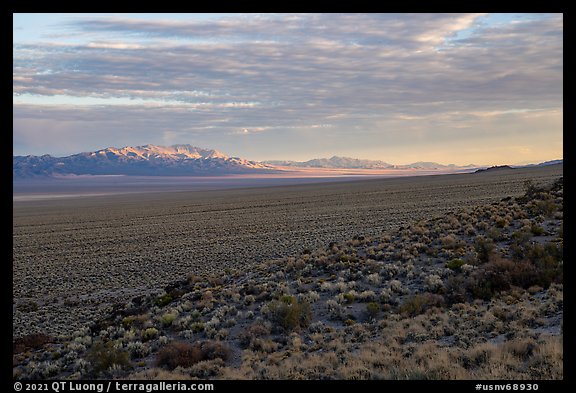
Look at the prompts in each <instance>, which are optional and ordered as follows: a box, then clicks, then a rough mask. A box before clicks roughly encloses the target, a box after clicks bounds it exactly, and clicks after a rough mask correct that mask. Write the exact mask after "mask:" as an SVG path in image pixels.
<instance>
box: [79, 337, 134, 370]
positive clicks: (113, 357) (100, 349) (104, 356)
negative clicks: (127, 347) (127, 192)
mask: <svg viewBox="0 0 576 393" xmlns="http://www.w3.org/2000/svg"><path fill="white" fill-rule="evenodd" d="M88 361H89V362H90V363H92V368H93V370H94V371H95V372H96V373H101V372H103V371H107V370H108V369H110V367H112V366H113V365H117V366H120V367H122V368H127V367H128V366H130V356H129V354H128V352H126V351H124V350H122V349H120V348H116V347H114V343H113V342H112V341H108V342H106V343H103V342H102V341H98V342H96V343H95V344H94V345H93V346H92V348H90V351H89V352H88Z"/></svg>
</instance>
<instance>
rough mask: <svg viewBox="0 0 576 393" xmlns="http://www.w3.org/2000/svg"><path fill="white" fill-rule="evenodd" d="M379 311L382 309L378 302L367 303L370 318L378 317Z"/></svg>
mask: <svg viewBox="0 0 576 393" xmlns="http://www.w3.org/2000/svg"><path fill="white" fill-rule="evenodd" d="M379 311H380V305H379V304H378V303H375V302H370V303H368V304H366V313H368V317H369V318H370V319H374V318H376V316H377V315H378V312H379Z"/></svg>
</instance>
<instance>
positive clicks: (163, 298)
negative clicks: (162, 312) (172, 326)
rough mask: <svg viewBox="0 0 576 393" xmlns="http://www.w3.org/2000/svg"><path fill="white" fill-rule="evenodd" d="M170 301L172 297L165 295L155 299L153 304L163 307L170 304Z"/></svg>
mask: <svg viewBox="0 0 576 393" xmlns="http://www.w3.org/2000/svg"><path fill="white" fill-rule="evenodd" d="M172 300H174V298H173V297H172V295H170V294H169V293H166V294H164V295H163V296H160V297H159V298H158V299H156V302H155V303H154V304H156V305H157V306H158V307H164V306H166V305H168V304H169V303H171V302H172Z"/></svg>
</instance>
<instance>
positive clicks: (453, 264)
mask: <svg viewBox="0 0 576 393" xmlns="http://www.w3.org/2000/svg"><path fill="white" fill-rule="evenodd" d="M465 263H466V262H464V261H463V260H462V259H452V260H451V261H450V262H448V263H446V267H447V268H448V269H450V270H454V271H460V270H461V267H462V266H463V265H464V264H465Z"/></svg>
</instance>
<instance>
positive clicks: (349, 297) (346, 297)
mask: <svg viewBox="0 0 576 393" xmlns="http://www.w3.org/2000/svg"><path fill="white" fill-rule="evenodd" d="M344 300H345V301H346V303H348V304H350V303H354V294H353V293H351V292H347V293H345V294H344Z"/></svg>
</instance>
